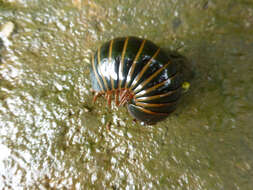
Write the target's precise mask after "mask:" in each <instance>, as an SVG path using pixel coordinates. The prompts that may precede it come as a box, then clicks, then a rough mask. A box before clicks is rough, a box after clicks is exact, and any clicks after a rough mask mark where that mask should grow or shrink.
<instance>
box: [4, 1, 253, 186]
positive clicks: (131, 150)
mask: <svg viewBox="0 0 253 190" xmlns="http://www.w3.org/2000/svg"><path fill="white" fill-rule="evenodd" d="M7 21H11V22H13V23H14V24H15V29H14V31H13V33H12V35H11V36H10V37H9V40H10V42H12V45H10V46H9V47H4V46H3V45H1V50H0V52H1V63H0V189H169V190H171V189H172V190H173V189H177V190H184V189H187V190H193V189H194V190H204V189H207V190H209V189H210V190H224V189H225V190H234V189H235V190H239V189H240V190H252V189H253V87H252V84H253V1H252V0H180V1H179V0H178V1H175V0H155V1H154V0H129V1H127V0H124V1H123V0H110V1H106V0H96V1H91V0H90V1H88V0H84V1H80V0H72V1H71V0H65V1H63V0H57V1H56V0H52V1H49V0H0V24H1V25H2V24H4V23H6V22H7ZM128 35H133V36H139V37H145V38H148V39H150V40H152V41H153V42H155V43H156V44H158V45H159V46H161V47H163V48H166V49H172V50H178V51H179V52H180V53H181V54H183V55H185V56H186V57H187V58H188V59H189V64H190V65H191V68H192V70H193V73H194V78H193V80H192V81H191V88H190V90H189V91H188V92H187V93H186V94H185V95H184V96H183V98H182V99H181V102H180V105H179V107H178V109H177V110H176V112H174V113H173V114H171V116H170V117H169V118H168V119H167V120H165V121H163V122H160V123H158V124H157V125H154V126H149V125H148V126H143V125H141V124H140V123H136V122H134V121H133V119H132V118H131V117H130V116H129V114H128V113H127V110H126V108H124V107H123V108H116V107H115V106H113V109H109V108H107V106H106V104H105V102H104V100H103V99H101V98H100V99H99V100H98V101H97V103H96V104H95V105H94V104H92V103H91V101H92V94H91V93H90V81H89V69H88V67H89V65H90V55H91V54H92V52H94V51H95V49H96V48H97V47H98V46H99V45H101V44H102V43H103V42H105V41H107V40H109V39H111V38H114V37H118V36H128ZM108 122H111V126H110V130H108V129H107V128H106V125H107V123H108Z"/></svg>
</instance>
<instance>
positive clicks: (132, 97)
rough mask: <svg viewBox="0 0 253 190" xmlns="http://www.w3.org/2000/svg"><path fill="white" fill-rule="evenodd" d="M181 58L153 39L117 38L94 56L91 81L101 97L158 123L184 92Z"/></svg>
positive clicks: (148, 121)
mask: <svg viewBox="0 0 253 190" xmlns="http://www.w3.org/2000/svg"><path fill="white" fill-rule="evenodd" d="M179 62H180V57H178V56H175V55H172V54H171V55H170V54H168V53H166V52H165V51H164V50H162V49H160V48H159V47H158V46H157V45H155V44H154V43H152V42H151V41H149V40H145V39H140V38H137V37H124V38H116V39H113V40H111V41H109V42H106V43H105V44H103V45H102V46H101V47H100V48H98V50H97V52H96V53H95V54H94V55H93V56H92V64H91V71H90V76H91V83H92V88H93V90H94V91H95V95H94V99H93V101H94V102H95V101H96V99H97V97H98V96H101V95H103V96H105V98H106V100H107V103H108V105H110V104H111V100H112V98H114V99H115V104H116V105H117V106H121V105H125V104H127V106H128V110H129V112H130V114H131V115H132V116H133V117H135V118H136V119H137V120H140V121H144V122H146V123H155V122H157V121H160V120H163V119H164V118H166V117H167V116H168V114H170V113H171V112H172V111H174V110H175V108H176V104H177V102H178V99H179V97H180V95H181V92H182V73H181V69H180V64H179Z"/></svg>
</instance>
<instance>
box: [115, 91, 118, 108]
mask: <svg viewBox="0 0 253 190" xmlns="http://www.w3.org/2000/svg"><path fill="white" fill-rule="evenodd" d="M115 104H116V106H118V105H119V91H118V90H116V92H115Z"/></svg>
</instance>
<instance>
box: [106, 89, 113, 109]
mask: <svg viewBox="0 0 253 190" xmlns="http://www.w3.org/2000/svg"><path fill="white" fill-rule="evenodd" d="M106 99H107V103H108V106H109V107H111V102H112V93H111V92H108V93H106Z"/></svg>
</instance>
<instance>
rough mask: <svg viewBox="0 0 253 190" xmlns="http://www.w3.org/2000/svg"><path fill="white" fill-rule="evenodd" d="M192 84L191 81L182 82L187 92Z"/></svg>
mask: <svg viewBox="0 0 253 190" xmlns="http://www.w3.org/2000/svg"><path fill="white" fill-rule="evenodd" d="M190 86H191V84H190V83H189V82H184V83H183V84H182V88H183V90H184V92H187V91H188V90H189V88H190Z"/></svg>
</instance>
